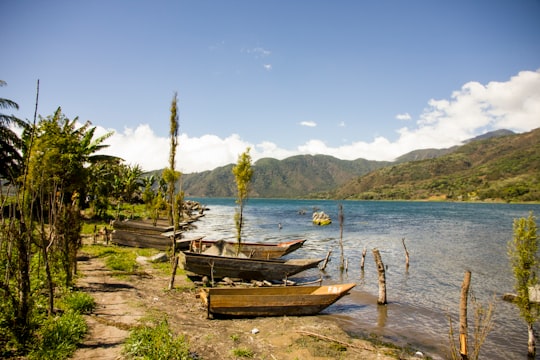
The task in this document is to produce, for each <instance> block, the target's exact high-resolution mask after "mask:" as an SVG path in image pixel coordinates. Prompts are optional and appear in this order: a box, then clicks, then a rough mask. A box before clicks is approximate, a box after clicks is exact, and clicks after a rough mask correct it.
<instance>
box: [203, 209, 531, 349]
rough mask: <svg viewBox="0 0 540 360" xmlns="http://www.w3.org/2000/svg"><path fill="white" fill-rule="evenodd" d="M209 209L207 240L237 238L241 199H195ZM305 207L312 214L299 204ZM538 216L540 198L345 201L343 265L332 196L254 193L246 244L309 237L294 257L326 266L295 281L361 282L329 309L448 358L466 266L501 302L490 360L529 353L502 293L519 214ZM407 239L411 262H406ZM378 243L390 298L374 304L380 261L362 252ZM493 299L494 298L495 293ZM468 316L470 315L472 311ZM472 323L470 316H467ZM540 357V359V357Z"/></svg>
mask: <svg viewBox="0 0 540 360" xmlns="http://www.w3.org/2000/svg"><path fill="white" fill-rule="evenodd" d="M196 200H199V201H201V202H202V203H203V204H206V205H207V206H208V207H209V208H210V211H208V212H206V216H205V217H204V218H202V220H201V221H199V222H198V228H197V229H195V230H193V232H194V233H195V234H197V235H205V236H206V238H208V239H228V240H234V239H235V238H236V232H235V231H236V230H235V226H234V206H235V203H234V199H196ZM315 207H316V208H318V209H320V210H323V211H324V212H325V213H327V214H329V215H330V216H331V217H332V218H333V219H334V223H333V224H331V225H329V226H323V227H320V226H315V225H313V224H312V223H311V210H312V209H313V208H315ZM300 209H305V210H306V213H305V215H300V214H299V210H300ZM531 210H532V211H534V213H535V214H536V215H537V214H539V213H540V205H517V204H466V203H427V202H362V201H354V202H352V201H346V202H343V212H344V218H345V221H344V226H343V244H344V255H345V257H346V259H347V263H348V271H347V272H340V271H339V262H340V248H339V240H340V227H339V223H338V222H337V219H338V203H337V202H334V201H308V200H263V199H251V200H250V201H249V203H248V204H247V206H246V208H245V220H246V223H245V228H244V230H245V231H244V232H243V239H244V240H246V241H260V242H275V241H283V240H292V239H297V238H306V239H307V240H308V241H307V242H306V243H305V245H304V246H303V247H302V248H301V249H299V250H297V251H296V252H294V253H292V254H290V255H288V257H293V258H295V257H296V258H299V257H305V258H313V257H318V258H325V257H326V255H327V253H328V251H330V250H331V251H332V256H331V259H330V262H329V263H328V265H327V267H326V269H325V271H324V272H320V271H318V270H317V269H310V270H308V271H306V272H303V273H301V274H299V275H297V276H295V279H297V280H298V281H312V280H316V279H318V278H319V277H320V276H322V277H323V282H324V283H326V284H329V283H338V282H355V283H356V284H357V286H356V287H355V288H354V289H353V290H352V291H351V293H350V295H349V296H346V297H344V298H343V299H341V300H340V301H339V302H337V303H336V304H334V305H332V306H331V307H329V308H328V309H326V310H325V311H324V312H323V315H321V316H333V317H335V318H336V319H338V320H339V321H340V322H341V324H342V326H343V327H344V329H345V330H346V331H348V332H350V333H351V334H353V335H360V336H363V335H366V334H371V333H374V334H377V335H379V336H381V337H383V338H385V339H388V340H390V341H394V342H396V343H398V344H402V345H407V344H410V345H411V346H413V347H416V348H418V349H420V350H421V351H423V352H424V353H426V354H428V355H430V356H432V357H434V358H444V357H445V354H446V351H447V346H448V330H449V325H448V316H452V318H453V322H454V323H455V324H457V323H458V321H457V319H458V311H459V296H460V287H461V282H462V280H463V274H464V272H465V271H466V270H470V271H471V272H472V278H471V289H472V291H473V292H474V295H475V296H476V298H477V299H478V300H479V301H480V302H482V303H487V302H489V301H495V306H496V308H495V319H494V321H495V326H494V328H493V330H492V332H491V333H490V334H489V336H488V339H487V340H486V344H485V345H484V346H483V347H482V352H481V358H484V359H526V350H527V348H526V346H527V329H526V326H525V324H524V322H523V321H522V320H521V319H520V318H519V313H518V311H517V309H516V307H515V306H513V305H512V304H509V303H507V302H503V301H501V300H500V298H501V295H502V294H503V293H505V292H511V291H512V289H513V283H514V282H513V277H512V273H511V269H510V265H509V261H508V258H507V243H508V241H509V240H511V239H512V236H513V233H512V223H513V220H514V219H515V218H519V217H526V216H528V213H529V211H531ZM278 224H281V228H280V227H279V226H278ZM402 238H405V241H406V245H407V250H408V251H409V255H410V266H409V268H408V269H407V268H406V266H405V252H404V248H403V244H402ZM374 247H377V248H378V249H379V251H380V253H381V257H382V260H383V262H384V264H385V265H386V266H387V270H386V282H387V284H386V285H387V296H388V301H389V304H388V305H387V306H377V293H378V282H377V268H376V265H375V261H374V260H373V256H372V254H371V251H368V252H367V255H366V258H365V268H364V271H362V270H361V269H360V262H361V259H362V250H363V249H364V248H366V249H368V250H370V249H372V248H374ZM493 299H495V300H493ZM470 313H471V312H470ZM469 321H470V322H471V321H472V319H471V320H469ZM539 358H540V357H539Z"/></svg>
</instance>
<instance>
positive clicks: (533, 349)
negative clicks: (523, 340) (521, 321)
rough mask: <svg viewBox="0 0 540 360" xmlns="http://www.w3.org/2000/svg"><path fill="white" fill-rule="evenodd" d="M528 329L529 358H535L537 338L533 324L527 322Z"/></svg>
mask: <svg viewBox="0 0 540 360" xmlns="http://www.w3.org/2000/svg"><path fill="white" fill-rule="evenodd" d="M527 330H528V332H529V340H528V342H527V355H528V356H529V358H531V359H534V358H535V357H536V340H535V338H534V328H533V324H527Z"/></svg>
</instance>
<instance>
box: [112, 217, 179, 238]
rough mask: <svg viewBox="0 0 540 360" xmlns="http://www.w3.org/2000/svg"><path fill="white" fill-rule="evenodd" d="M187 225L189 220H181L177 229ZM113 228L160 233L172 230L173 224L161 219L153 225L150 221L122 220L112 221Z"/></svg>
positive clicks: (151, 233) (152, 233) (144, 232)
mask: <svg viewBox="0 0 540 360" xmlns="http://www.w3.org/2000/svg"><path fill="white" fill-rule="evenodd" d="M187 225H189V222H182V223H180V224H178V230H181V229H183V228H185V227H186V226H187ZM112 226H113V229H115V230H124V231H133V232H137V233H140V234H149V235H160V234H162V233H164V232H169V231H172V230H173V226H171V225H165V224H163V222H162V221H160V223H159V224H156V225H154V224H153V223H152V222H150V221H143V220H124V221H116V220H115V221H113V222H112Z"/></svg>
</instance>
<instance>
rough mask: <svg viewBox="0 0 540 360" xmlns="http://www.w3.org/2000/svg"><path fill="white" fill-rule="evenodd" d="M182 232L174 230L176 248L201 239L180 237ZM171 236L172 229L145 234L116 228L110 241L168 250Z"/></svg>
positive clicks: (137, 246) (143, 247) (123, 244)
mask: <svg viewBox="0 0 540 360" xmlns="http://www.w3.org/2000/svg"><path fill="white" fill-rule="evenodd" d="M182 233H183V232H182V231H176V234H175V241H176V247H177V248H182V247H187V245H186V244H189V243H190V242H191V241H198V240H199V239H202V237H200V238H192V239H189V240H188V239H182V238H181V237H182ZM171 236H173V232H172V231H169V232H164V233H158V234H146V233H138V232H134V231H128V230H120V229H116V230H113V232H112V233H111V242H112V243H113V244H115V245H120V246H128V247H136V248H142V249H146V248H152V249H158V250H162V251H166V250H169V248H171V246H172V241H171Z"/></svg>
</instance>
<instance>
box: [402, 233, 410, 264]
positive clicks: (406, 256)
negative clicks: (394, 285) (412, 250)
mask: <svg viewBox="0 0 540 360" xmlns="http://www.w3.org/2000/svg"><path fill="white" fill-rule="evenodd" d="M401 242H402V243H403V248H404V249H405V268H406V269H407V270H409V251H408V250H407V247H406V246H405V238H402V239H401Z"/></svg>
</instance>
